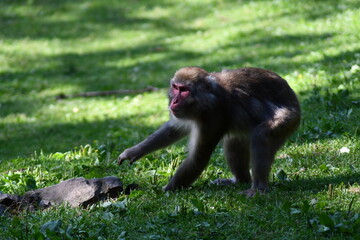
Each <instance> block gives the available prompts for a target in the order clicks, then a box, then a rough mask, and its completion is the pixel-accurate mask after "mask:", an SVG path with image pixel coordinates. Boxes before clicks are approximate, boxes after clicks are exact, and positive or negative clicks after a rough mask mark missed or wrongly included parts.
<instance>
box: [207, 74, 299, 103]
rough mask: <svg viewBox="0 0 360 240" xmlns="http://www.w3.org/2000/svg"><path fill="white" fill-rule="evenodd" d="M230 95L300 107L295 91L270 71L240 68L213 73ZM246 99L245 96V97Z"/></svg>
mask: <svg viewBox="0 0 360 240" xmlns="http://www.w3.org/2000/svg"><path fill="white" fill-rule="evenodd" d="M211 75H213V76H215V77H216V78H217V80H218V82H219V84H220V85H221V86H222V87H224V88H225V89H226V90H227V91H228V92H229V94H243V95H246V96H248V97H255V98H257V99H258V100H261V101H270V102H272V103H275V104H277V105H281V106H291V107H297V108H298V106H299V102H298V100H297V97H296V95H295V93H294V91H293V90H292V89H291V88H290V86H289V85H288V83H287V82H286V80H284V79H283V78H282V77H280V76H279V75H277V74H276V73H274V72H271V71H269V70H265V69H260V68H239V69H234V70H224V71H222V72H217V73H211ZM243 97H245V96H243Z"/></svg>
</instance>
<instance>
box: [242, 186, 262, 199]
mask: <svg viewBox="0 0 360 240" xmlns="http://www.w3.org/2000/svg"><path fill="white" fill-rule="evenodd" d="M265 192H266V190H259V189H253V188H250V189H248V190H244V191H241V192H240V194H241V195H245V196H246V197H248V198H252V197H255V196H256V195H257V194H264V193H265Z"/></svg>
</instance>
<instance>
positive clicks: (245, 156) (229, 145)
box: [212, 136, 251, 185]
mask: <svg viewBox="0 0 360 240" xmlns="http://www.w3.org/2000/svg"><path fill="white" fill-rule="evenodd" d="M224 154H225V158H226V160H227V162H228V164H229V167H230V169H231V172H232V173H233V175H234V178H230V179H223V178H219V179H216V180H214V181H212V183H214V184H217V185H230V184H235V183H250V182H251V176H250V172H249V162H250V149H249V141H248V140H247V139H242V138H238V137H232V136H230V137H225V138H224Z"/></svg>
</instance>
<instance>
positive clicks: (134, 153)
mask: <svg viewBox="0 0 360 240" xmlns="http://www.w3.org/2000/svg"><path fill="white" fill-rule="evenodd" d="M185 135H186V132H184V131H181V130H179V129H178V128H176V127H174V126H172V124H171V122H166V123H165V124H164V125H162V126H161V127H160V128H159V129H158V130H157V131H156V132H154V133H153V134H151V135H150V136H149V137H147V138H146V139H145V140H144V141H142V142H140V143H139V144H137V145H135V146H133V147H131V148H128V149H126V150H125V151H124V152H123V153H121V154H120V156H119V160H118V163H119V164H121V163H122V162H123V161H124V160H126V159H129V160H130V163H133V162H134V161H136V160H138V159H139V158H141V157H143V156H144V155H146V154H149V153H151V152H153V151H156V150H158V149H161V148H164V147H167V146H169V145H170V144H172V143H174V142H176V141H178V140H179V139H181V138H182V137H184V136H185Z"/></svg>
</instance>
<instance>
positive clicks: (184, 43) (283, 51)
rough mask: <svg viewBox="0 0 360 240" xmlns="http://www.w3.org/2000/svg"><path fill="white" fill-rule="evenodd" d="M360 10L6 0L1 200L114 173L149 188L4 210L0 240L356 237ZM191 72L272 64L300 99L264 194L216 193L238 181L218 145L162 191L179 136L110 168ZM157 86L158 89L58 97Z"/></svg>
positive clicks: (303, 4) (288, 4)
mask: <svg viewBox="0 0 360 240" xmlns="http://www.w3.org/2000/svg"><path fill="white" fill-rule="evenodd" d="M359 15H360V2H359V1H356V0H328V1H312V0H304V1H286V0H276V1H275V0H274V1H260V0H253V1H250V0H249V1H246V0H243V1H235V0H228V1H225V0H197V1H166V0H163V1H145V0H137V1H130V2H126V1H115V0H110V1H106V2H103V1H99V0H94V1H82V0H81V1H80V0H79V1H68V0H63V1H44V0H42V1H40V0H28V1H20V0H18V1H14V0H3V1H1V2H0V26H1V31H0V62H1V64H0V172H1V175H0V191H2V192H6V193H16V194H21V193H23V192H25V191H27V190H30V189H33V188H40V187H45V186H49V185H52V184H55V183H58V182H59V181H61V180H65V179H69V178H73V177H87V178H92V177H103V176H109V175H115V176H118V177H120V178H121V179H122V181H123V182H124V184H125V185H128V184H131V183H133V182H135V183H137V184H139V186H140V189H138V190H136V191H133V192H132V193H131V195H129V196H125V195H122V196H120V197H119V198H118V199H114V200H112V201H109V202H104V203H99V204H97V205H94V206H92V207H91V208H89V209H69V208H67V207H65V206H63V207H59V208H55V209H51V210H49V211H45V212H42V211H35V212H23V213H20V214H18V215H16V216H13V217H8V216H0V223H1V224H0V230H1V233H2V235H1V236H2V238H3V239H46V238H48V239H326V238H334V239H360V238H359V232H360V216H359V214H360V201H359V199H360V197H359V189H360V186H359V184H360V165H359V159H360V156H359V151H360V138H359V136H360V129H359V120H358V119H359V118H360V108H359V106H360V102H359V98H360V69H359V66H360V18H359ZM189 65H197V66H201V67H203V68H205V69H207V70H209V71H219V70H221V69H223V68H237V67H242V66H254V67H262V68H267V69H270V70H273V71H275V72H277V73H278V74H280V75H281V76H283V77H284V78H286V79H287V80H288V82H289V84H290V85H291V86H292V87H293V88H294V90H295V91H296V93H297V94H298V96H299V99H300V101H301V105H302V111H303V120H302V125H301V128H300V129H299V131H298V132H297V133H296V134H295V135H294V136H293V137H292V138H291V139H290V141H289V142H288V143H287V144H286V146H285V147H284V148H282V150H281V151H280V152H279V153H278V156H277V159H276V162H275V164H274V167H273V171H272V177H271V184H272V189H271V192H270V193H268V194H266V195H261V196H257V197H255V198H253V199H247V198H244V197H243V196H241V195H239V194H238V193H239V191H240V189H245V188H246V187H247V186H242V185H241V186H234V187H225V188H222V187H217V186H212V185H210V184H209V182H210V180H213V179H216V178H217V177H219V176H220V177H228V176H230V172H229V169H228V168H227V167H226V164H225V162H224V160H223V156H222V149H221V147H220V146H219V147H218V148H217V149H216V151H215V153H214V154H213V156H212V160H211V164H210V165H209V167H208V169H207V170H206V171H205V172H204V173H203V174H202V177H201V178H200V179H199V180H198V181H197V182H196V183H195V184H194V186H193V187H191V188H190V189H186V190H182V191H178V192H176V193H164V192H162V190H161V188H162V186H164V185H165V184H166V182H167V180H168V179H169V177H170V176H171V175H172V174H173V172H174V169H176V166H177V165H178V164H179V162H180V161H181V160H182V159H183V158H184V157H185V153H184V144H183V142H182V143H180V144H176V145H174V146H172V147H169V148H167V149H163V150H161V151H157V152H155V153H153V154H150V155H148V156H146V157H144V158H143V159H142V160H140V161H138V162H137V163H136V164H135V165H133V166H128V165H127V164H125V165H122V166H117V165H116V164H115V162H114V160H115V159H116V157H117V156H118V155H119V153H120V152H121V151H122V150H123V149H125V148H127V147H129V146H132V145H133V144H135V143H137V142H139V141H140V140H142V139H143V138H144V137H146V136H147V135H148V134H150V133H151V132H152V131H153V130H155V129H156V128H157V127H159V126H160V125H161V123H163V122H164V121H166V119H167V110H166V104H167V99H166V91H165V88H166V87H167V86H168V80H169V78H170V77H171V76H172V74H173V73H174V72H175V71H176V70H177V69H178V68H180V67H182V66H189ZM149 85H152V86H156V87H160V88H164V90H163V91H160V92H154V93H144V94H138V95H124V96H111V97H104V98H74V99H67V100H63V101H58V100H56V99H55V96H56V95H58V94H60V93H67V94H71V93H78V92H85V91H101V90H114V89H140V88H144V87H146V86H149ZM341 149H343V150H345V152H344V151H340V150H341ZM347 149H348V150H349V152H348V153H347V151H346V150H347Z"/></svg>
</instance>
